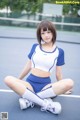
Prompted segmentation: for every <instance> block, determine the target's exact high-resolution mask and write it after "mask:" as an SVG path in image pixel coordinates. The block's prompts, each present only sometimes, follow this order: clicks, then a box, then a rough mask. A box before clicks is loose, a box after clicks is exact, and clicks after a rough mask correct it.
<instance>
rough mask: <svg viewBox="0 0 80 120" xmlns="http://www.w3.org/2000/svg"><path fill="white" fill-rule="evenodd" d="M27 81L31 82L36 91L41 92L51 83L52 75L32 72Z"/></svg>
mask: <svg viewBox="0 0 80 120" xmlns="http://www.w3.org/2000/svg"><path fill="white" fill-rule="evenodd" d="M26 81H27V82H29V83H30V84H31V86H32V87H33V89H34V92H35V93H37V92H40V91H41V90H42V89H43V88H44V87H45V86H46V85H48V84H50V83H51V79H50V77H38V76H35V75H33V74H30V75H29V76H28V77H27V79H26Z"/></svg>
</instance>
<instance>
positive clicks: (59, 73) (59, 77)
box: [56, 66, 62, 80]
mask: <svg viewBox="0 0 80 120" xmlns="http://www.w3.org/2000/svg"><path fill="white" fill-rule="evenodd" d="M56 79H57V80H62V67H61V66H56Z"/></svg>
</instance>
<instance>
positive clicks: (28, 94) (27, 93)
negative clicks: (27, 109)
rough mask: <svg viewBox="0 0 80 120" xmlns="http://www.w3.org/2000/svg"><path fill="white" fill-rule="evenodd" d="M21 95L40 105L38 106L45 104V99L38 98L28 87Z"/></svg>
mask: <svg viewBox="0 0 80 120" xmlns="http://www.w3.org/2000/svg"><path fill="white" fill-rule="evenodd" d="M22 97H23V98H25V99H27V100H29V101H31V102H34V103H36V104H38V105H40V106H45V105H46V103H45V101H44V100H43V99H42V98H40V97H39V96H38V95H36V94H35V93H33V92H32V91H30V90H29V89H26V91H25V93H24V94H23V95H22Z"/></svg>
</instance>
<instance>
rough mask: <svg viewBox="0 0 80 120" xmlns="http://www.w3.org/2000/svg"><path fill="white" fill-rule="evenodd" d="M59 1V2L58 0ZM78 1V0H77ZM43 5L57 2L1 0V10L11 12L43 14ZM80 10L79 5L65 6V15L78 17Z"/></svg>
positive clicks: (45, 0) (49, 0)
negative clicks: (24, 11) (5, 9)
mask: <svg viewBox="0 0 80 120" xmlns="http://www.w3.org/2000/svg"><path fill="white" fill-rule="evenodd" d="M58 1H59V0H58ZM75 1H77V0H75ZM43 3H55V0H0V8H1V9H2V8H4V7H6V8H8V7H10V9H11V11H13V12H14V11H17V12H21V11H22V10H26V11H27V12H30V13H35V12H40V13H41V12H42V8H43ZM79 9H80V5H79V4H72V5H71V4H64V5H63V14H64V15H68V14H69V13H70V14H71V15H75V16H77V11H78V10H79Z"/></svg>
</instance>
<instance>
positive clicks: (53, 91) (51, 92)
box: [37, 79, 73, 98]
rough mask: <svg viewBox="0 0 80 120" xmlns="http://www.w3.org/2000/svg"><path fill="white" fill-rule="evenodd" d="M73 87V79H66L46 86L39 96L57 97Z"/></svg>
mask: <svg viewBox="0 0 80 120" xmlns="http://www.w3.org/2000/svg"><path fill="white" fill-rule="evenodd" d="M72 87H73V81H72V80H71V79H64V80H60V81H58V82H55V83H53V84H48V85H46V86H45V87H44V88H43V89H42V91H40V92H39V93H37V94H38V96H40V97H41V98H49V97H55V96H56V95H59V94H63V93H65V92H66V91H68V90H70V89H71V88H72Z"/></svg>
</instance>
